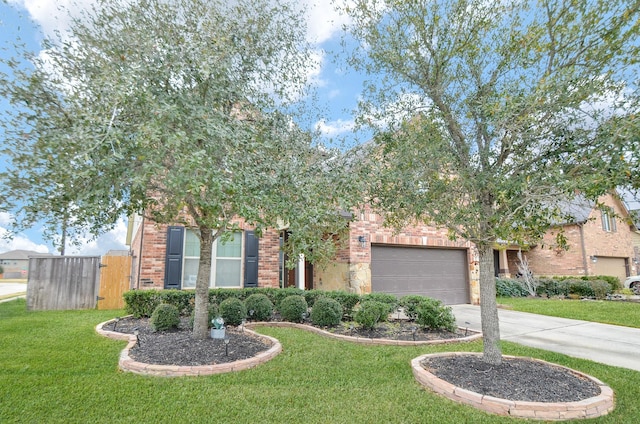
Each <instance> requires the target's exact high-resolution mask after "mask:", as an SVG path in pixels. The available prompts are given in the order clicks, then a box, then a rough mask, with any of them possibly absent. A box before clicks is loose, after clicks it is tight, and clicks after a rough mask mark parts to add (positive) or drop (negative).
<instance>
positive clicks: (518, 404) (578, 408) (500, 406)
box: [411, 352, 615, 421]
mask: <svg viewBox="0 0 640 424" xmlns="http://www.w3.org/2000/svg"><path fill="white" fill-rule="evenodd" d="M469 355H475V356H481V355H482V354H481V353H475V352H446V353H435V354H427V355H422V356H419V357H417V358H414V359H412V360H411V368H412V370H413V376H414V377H415V379H416V380H417V381H418V383H420V384H421V385H422V386H424V387H427V388H429V389H431V390H432V391H434V392H436V393H438V394H440V395H442V396H444V397H446V398H449V399H451V400H453V401H455V402H458V403H463V404H467V405H471V406H473V407H474V408H476V409H480V410H482V411H485V412H488V413H491V414H496V415H507V416H512V417H518V418H529V419H537V420H549V421H561V420H571V419H578V418H596V417H600V416H603V415H606V414H608V413H609V412H611V411H613V409H614V406H615V405H614V394H613V390H612V389H611V388H610V387H609V386H608V385H606V384H605V383H603V382H602V381H600V380H598V379H597V378H595V377H592V376H590V375H587V374H584V373H582V372H580V371H576V370H573V369H571V368H567V367H563V366H561V365H557V364H552V363H550V362H546V361H543V360H541V359H535V358H525V359H527V360H531V361H536V362H541V363H544V364H548V365H550V366H553V367H557V368H561V369H565V370H568V371H570V372H571V373H573V374H575V375H578V376H581V377H583V378H587V379H589V380H591V381H592V382H594V383H595V384H597V385H598V386H600V394H599V395H598V396H594V397H590V398H588V399H584V400H581V401H577V402H525V401H511V400H507V399H500V398H496V397H493V396H486V395H482V394H480V393H476V392H472V391H470V390H467V389H463V388H461V387H456V386H454V385H453V384H451V383H448V382H446V381H444V380H441V379H440V378H438V377H436V376H435V375H434V374H432V373H430V372H429V371H427V370H425V369H424V368H423V366H422V364H421V362H422V361H423V360H424V359H427V358H435V357H444V356H469ZM503 357H504V358H518V357H516V356H507V355H504V356H503Z"/></svg>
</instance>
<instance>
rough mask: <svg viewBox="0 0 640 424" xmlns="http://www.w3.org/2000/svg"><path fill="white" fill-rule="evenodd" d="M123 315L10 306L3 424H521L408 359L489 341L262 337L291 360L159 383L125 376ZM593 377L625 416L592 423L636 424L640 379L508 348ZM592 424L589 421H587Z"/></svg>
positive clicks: (2, 339) (1, 354) (3, 339)
mask: <svg viewBox="0 0 640 424" xmlns="http://www.w3.org/2000/svg"><path fill="white" fill-rule="evenodd" d="M121 314H122V312H121V311H49V312H26V308H25V301H24V300H16V301H12V302H7V303H2V304H0V422H1V423H14V422H24V423H41V422H43V423H44V422H46V423H89V422H90V423H120V422H122V423H127V424H131V423H147V422H148V423H181V422H184V423H198V422H203V423H304V424H309V423H477V422H482V423H513V422H519V420H514V419H513V418H507V417H496V416H492V415H489V414H486V413H483V412H480V411H477V410H475V409H473V408H471V407H468V406H463V405H458V404H456V403H454V402H451V401H449V400H446V399H443V398H441V397H438V396H436V395H434V394H432V393H430V392H427V391H424V390H422V389H421V388H420V386H419V385H418V384H417V383H416V382H415V381H414V379H413V376H412V373H411V369H410V365H409V361H410V360H411V359H412V358H414V357H416V356H419V355H421V354H423V353H428V352H438V351H446V350H467V351H478V350H480V349H481V344H480V342H474V343H470V344H453V345H449V346H439V347H397V346H377V347H372V346H362V345H359V344H353V343H348V342H340V341H336V340H330V339H327V338H323V337H321V336H318V335H314V334H311V333H308V332H305V331H302V330H295V329H285V328H262V329H261V330H260V331H261V332H263V333H265V334H269V335H271V336H273V337H276V338H278V339H279V340H280V341H281V342H282V345H283V352H282V353H281V354H280V355H279V356H278V357H276V358H275V359H273V360H272V361H270V362H268V363H266V364H263V365H261V366H259V367H257V368H255V369H252V370H248V371H243V372H239V373H232V374H224V375H217V376H208V377H188V378H158V377H147V376H139V375H135V374H130V373H123V372H121V371H119V370H118V366H117V364H118V355H119V352H120V350H121V349H122V348H123V347H124V346H125V343H124V342H118V341H114V340H111V339H107V338H104V337H101V336H99V335H97V334H96V333H95V331H94V326H95V325H96V324H97V323H99V322H101V321H104V320H107V319H110V318H113V317H115V316H118V315H121ZM503 348H504V352H505V353H506V354H514V355H523V356H533V357H537V358H541V359H545V360H547V361H551V362H555V363H559V364H562V365H565V366H568V367H571V368H574V369H578V370H581V371H583V372H586V373H588V374H591V375H593V376H595V377H597V378H599V379H601V380H603V381H605V382H606V383H608V384H609V385H610V386H611V387H612V388H613V389H614V391H615V392H616V404H617V407H616V410H615V411H614V412H613V413H612V414H610V415H609V416H607V417H603V418H600V419H597V420H593V421H589V422H603V423H604V422H607V423H621V422H634V420H637V417H639V416H640V403H639V402H638V399H640V373H638V372H634V371H629V370H626V369H621V368H615V367H610V366H605V365H600V364H596V363H593V362H590V361H585V360H580V359H572V358H569V357H567V356H564V355H560V354H556V353H552V352H545V351H541V350H535V349H530V348H525V347H522V346H519V345H516V344H512V343H504V345H503ZM581 422H584V421H581Z"/></svg>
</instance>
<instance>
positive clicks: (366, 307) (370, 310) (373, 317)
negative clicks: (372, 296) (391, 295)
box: [353, 300, 389, 329]
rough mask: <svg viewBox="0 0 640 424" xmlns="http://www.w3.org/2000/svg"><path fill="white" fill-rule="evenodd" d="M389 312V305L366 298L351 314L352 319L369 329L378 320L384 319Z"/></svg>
mask: <svg viewBox="0 0 640 424" xmlns="http://www.w3.org/2000/svg"><path fill="white" fill-rule="evenodd" d="M388 314H389V305H388V304H387V303H384V302H379V301H377V300H366V301H364V302H362V303H361V304H360V308H358V310H357V311H356V313H355V314H354V316H353V320H354V321H355V322H356V323H358V324H359V325H360V326H362V327H363V328H366V329H371V328H373V327H375V326H376V324H377V323H379V322H380V321H385V320H386V317H387V315H388Z"/></svg>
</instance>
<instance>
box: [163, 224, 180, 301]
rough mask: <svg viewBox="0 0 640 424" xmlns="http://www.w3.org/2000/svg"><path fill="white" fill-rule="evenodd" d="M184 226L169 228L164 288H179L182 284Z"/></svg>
mask: <svg viewBox="0 0 640 424" xmlns="http://www.w3.org/2000/svg"><path fill="white" fill-rule="evenodd" d="M183 244H184V227H173V226H170V227H168V228H167V256H166V260H165V264H164V265H165V266H164V288H165V289H179V288H180V287H181V284H182V247H183Z"/></svg>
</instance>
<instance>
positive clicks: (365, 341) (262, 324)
mask: <svg viewBox="0 0 640 424" xmlns="http://www.w3.org/2000/svg"><path fill="white" fill-rule="evenodd" d="M255 327H285V328H298V329H300V330H306V331H310V332H312V333H316V334H319V335H321V336H325V337H329V338H332V339H336V340H342V341H347V342H353V343H362V344H367V345H387V346H420V345H437V344H446V343H462V342H471V341H474V340H478V339H481V338H482V333H480V332H477V331H473V330H468V331H469V332H470V333H475V334H472V335H470V336H467V337H460V338H456V339H442V340H418V341H413V340H391V339H370V338H366V337H354V336H345V335H342V334H334V333H331V332H330V331H326V330H322V329H320V328H317V327H313V326H311V325H307V324H300V323H297V322H288V321H277V322H273V321H259V322H251V323H246V324H245V328H255ZM458 328H460V329H462V330H464V329H465V328H464V327H458Z"/></svg>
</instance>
